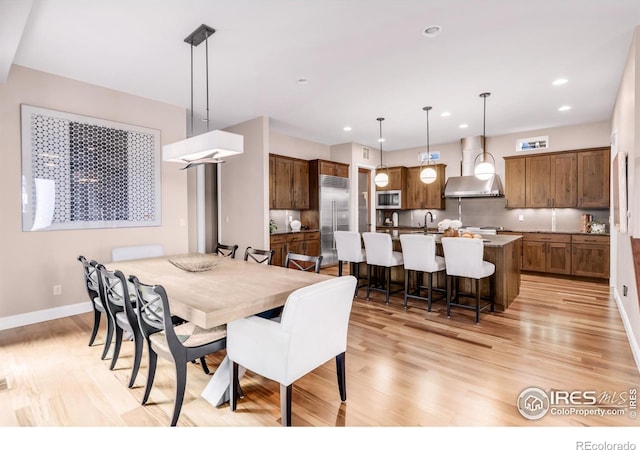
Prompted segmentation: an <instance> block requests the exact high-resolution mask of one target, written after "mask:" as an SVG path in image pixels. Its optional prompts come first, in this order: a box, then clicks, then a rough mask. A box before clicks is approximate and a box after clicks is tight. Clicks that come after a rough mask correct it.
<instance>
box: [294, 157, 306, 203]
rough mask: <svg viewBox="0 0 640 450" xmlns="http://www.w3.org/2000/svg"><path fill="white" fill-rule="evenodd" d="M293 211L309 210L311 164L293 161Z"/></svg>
mask: <svg viewBox="0 0 640 450" xmlns="http://www.w3.org/2000/svg"><path fill="white" fill-rule="evenodd" d="M292 178H293V181H292V184H293V186H292V188H293V199H292V201H293V209H309V163H308V162H307V161H293V175H292Z"/></svg>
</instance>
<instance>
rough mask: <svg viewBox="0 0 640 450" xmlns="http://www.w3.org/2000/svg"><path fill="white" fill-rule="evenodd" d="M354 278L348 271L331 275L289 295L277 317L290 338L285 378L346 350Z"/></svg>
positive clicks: (290, 378)
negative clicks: (333, 276)
mask: <svg viewBox="0 0 640 450" xmlns="http://www.w3.org/2000/svg"><path fill="white" fill-rule="evenodd" d="M356 281H357V280H356V278H355V277H354V276H352V275H349V276H344V277H335V278H332V279H330V280H326V281H321V282H319V283H316V284H313V285H310V286H306V287H303V288H300V289H298V290H296V291H294V292H292V293H291V294H290V295H289V297H288V298H287V301H286V303H285V305H284V310H283V312H282V319H281V321H280V325H281V327H282V330H283V331H284V332H285V333H288V335H289V340H290V342H289V346H288V349H289V354H288V367H287V370H286V372H287V378H288V379H289V380H288V381H290V382H293V381H295V380H296V379H298V378H299V377H301V376H302V375H304V374H306V373H308V372H310V371H311V370H313V369H315V368H316V367H318V366H319V365H321V364H324V363H325V362H326V361H328V360H329V359H331V358H333V357H335V356H336V355H338V354H340V353H343V352H345V351H346V348H347V331H348V327H349V316H350V314H351V306H352V304H353V293H354V290H355V287H356Z"/></svg>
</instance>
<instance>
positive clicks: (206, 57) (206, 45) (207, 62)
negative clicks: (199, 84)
mask: <svg viewBox="0 0 640 450" xmlns="http://www.w3.org/2000/svg"><path fill="white" fill-rule="evenodd" d="M205 33H206V36H207V37H206V38H205V39H204V51H205V53H206V55H205V65H206V78H207V79H206V83H207V84H206V85H207V131H210V125H209V33H208V32H205Z"/></svg>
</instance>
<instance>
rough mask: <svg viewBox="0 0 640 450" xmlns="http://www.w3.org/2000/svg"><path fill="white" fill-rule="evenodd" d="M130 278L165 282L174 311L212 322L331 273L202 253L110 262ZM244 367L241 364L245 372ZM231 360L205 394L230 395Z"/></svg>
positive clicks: (260, 308) (214, 398) (264, 306)
mask: <svg viewBox="0 0 640 450" xmlns="http://www.w3.org/2000/svg"><path fill="white" fill-rule="evenodd" d="M105 267H106V268H107V270H112V271H115V270H119V271H121V272H122V273H123V274H124V275H125V276H126V277H127V278H129V276H131V275H135V276H136V277H137V278H138V279H139V280H140V282H141V283H145V284H152V285H162V286H163V287H164V288H165V290H166V292H167V297H168V298H169V307H170V309H171V313H172V314H173V315H176V316H179V317H180V318H182V319H184V320H188V321H190V322H192V323H194V324H195V325H197V326H199V327H201V328H212V327H216V326H219V325H224V324H227V323H229V322H231V321H234V320H237V319H241V318H243V317H249V316H252V315H254V314H258V313H261V312H264V311H267V310H270V309H273V308H277V307H279V306H283V305H284V304H285V302H286V300H287V298H288V297H289V295H290V294H291V293H292V292H294V291H295V290H297V289H300V288H303V287H305V286H310V285H312V284H315V283H319V282H321V281H324V280H328V279H330V278H332V276H331V275H325V274H318V273H315V272H307V271H302V270H297V269H288V268H284V267H279V266H273V265H266V264H259V263H256V262H254V261H243V260H241V259H235V258H231V257H227V256H220V255H216V254H209V253H206V254H203V253H188V254H180V255H168V256H162V257H155V258H145V259H135V260H128V261H118V262H111V263H107V264H105ZM243 373H244V370H241V373H240V376H241V375H242V374H243ZM229 380H230V364H229V360H228V358H227V357H226V356H225V358H224V359H223V361H222V362H221V363H220V365H219V366H218V368H217V369H216V370H215V372H214V374H213V376H212V378H211V380H210V381H209V383H208V384H207V386H206V387H205V389H204V390H203V392H202V394H201V396H202V397H203V398H204V399H205V400H206V401H208V402H209V403H211V404H213V405H215V406H220V405H221V404H223V403H225V402H226V401H228V399H229V393H228V387H229Z"/></svg>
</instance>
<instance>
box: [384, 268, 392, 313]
mask: <svg viewBox="0 0 640 450" xmlns="http://www.w3.org/2000/svg"><path fill="white" fill-rule="evenodd" d="M385 274H386V278H387V279H386V282H387V301H386V303H387V305H388V304H389V296H390V295H391V267H387V268H386V269H385Z"/></svg>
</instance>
